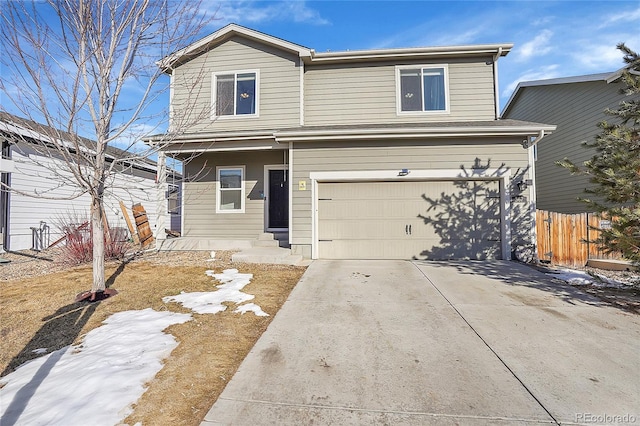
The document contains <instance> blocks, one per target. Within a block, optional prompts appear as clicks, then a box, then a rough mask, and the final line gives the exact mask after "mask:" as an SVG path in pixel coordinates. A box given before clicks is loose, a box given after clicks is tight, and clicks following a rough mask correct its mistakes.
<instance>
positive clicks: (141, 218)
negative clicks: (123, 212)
mask: <svg viewBox="0 0 640 426" xmlns="http://www.w3.org/2000/svg"><path fill="white" fill-rule="evenodd" d="M131 210H132V211H133V218H134V220H135V222H136V228H137V229H138V238H140V244H141V245H142V247H143V248H144V247H147V246H149V245H150V244H152V243H153V242H154V241H155V240H154V238H153V232H151V227H150V226H149V219H148V218H147V212H146V211H145V210H144V207H142V204H140V203H136V204H134V205H133V206H132V207H131Z"/></svg>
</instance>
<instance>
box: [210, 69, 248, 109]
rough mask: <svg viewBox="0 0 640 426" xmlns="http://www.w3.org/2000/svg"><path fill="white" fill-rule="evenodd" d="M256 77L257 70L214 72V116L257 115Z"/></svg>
mask: <svg viewBox="0 0 640 426" xmlns="http://www.w3.org/2000/svg"><path fill="white" fill-rule="evenodd" d="M258 79H259V73H258V71H241V72H234V73H222V74H214V75H213V88H214V89H213V111H214V117H247V116H257V115H258V101H259V99H258V93H259V90H258V87H259V82H258Z"/></svg>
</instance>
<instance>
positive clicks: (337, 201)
mask: <svg viewBox="0 0 640 426" xmlns="http://www.w3.org/2000/svg"><path fill="white" fill-rule="evenodd" d="M500 228H501V227H500V188H499V182H498V181H487V180H483V181H427V182H406V181H405V182H339V183H329V182H322V183H319V184H318V257H319V258H321V259H500V258H501V249H500V248H501V242H500Z"/></svg>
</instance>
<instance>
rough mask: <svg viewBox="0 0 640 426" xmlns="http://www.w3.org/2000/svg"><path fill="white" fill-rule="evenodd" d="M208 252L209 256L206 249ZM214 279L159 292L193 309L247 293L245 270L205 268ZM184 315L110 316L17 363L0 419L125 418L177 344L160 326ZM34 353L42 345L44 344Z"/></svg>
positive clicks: (211, 309) (67, 421)
mask: <svg viewBox="0 0 640 426" xmlns="http://www.w3.org/2000/svg"><path fill="white" fill-rule="evenodd" d="M211 257H212V258H213V257H214V253H213V252H212V254H211ZM206 274H207V275H209V276H211V277H213V278H215V279H217V280H219V281H221V282H222V284H220V285H218V286H217V287H218V290H217V291H214V292H202V293H182V294H179V295H177V296H169V297H165V298H163V301H164V302H165V303H166V302H170V301H176V302H180V303H182V304H183V305H184V306H186V307H188V308H190V309H192V310H194V311H195V312H198V313H202V314H205V313H216V312H221V311H224V310H225V309H226V307H225V306H224V305H223V304H222V302H234V303H236V304H241V303H244V302H246V301H248V300H251V299H253V298H254V296H253V295H251V294H247V293H243V292H242V291H241V290H242V289H243V288H244V287H245V286H246V285H247V284H249V282H250V280H251V278H253V275H252V274H240V273H238V270H236V269H227V270H225V271H223V272H222V273H221V274H216V273H214V271H207V272H206ZM234 312H237V313H241V314H244V313H245V312H253V313H254V314H255V315H258V316H268V314H267V313H265V312H263V311H262V309H261V308H260V306H258V305H256V304H255V303H247V304H244V305H240V306H238V308H237V309H236V310H235V311H234ZM190 319H191V315H189V314H179V313H174V312H169V311H163V312H157V311H154V310H153V309H150V308H148V309H144V310H142V311H125V312H118V313H115V314H113V315H111V316H110V317H109V318H107V319H106V320H105V321H104V325H102V326H100V327H98V328H96V329H94V330H92V331H90V332H89V333H87V335H86V336H85V338H84V340H83V342H82V344H80V345H77V346H67V347H66V348H62V349H60V350H57V351H55V352H52V353H50V354H48V355H45V356H43V357H41V358H37V359H34V360H33V361H30V362H28V363H26V364H23V365H22V366H20V367H19V368H18V369H16V370H15V371H14V372H13V373H11V374H8V375H6V376H5V377H3V378H1V379H0V424H2V425H5V424H6V425H29V426H31V425H51V424H54V425H65V426H75V425H79V426H80V425H87V424H95V425H115V424H118V423H120V422H121V421H122V420H123V419H124V418H126V417H127V416H128V415H129V414H130V413H131V412H132V411H133V409H132V408H131V406H132V404H134V403H135V402H136V401H137V400H138V399H139V398H140V396H141V395H142V394H143V393H144V391H145V389H146V387H145V383H148V382H149V381H151V380H152V379H153V378H154V377H155V375H156V373H157V372H158V371H160V369H161V368H162V360H163V359H164V358H166V357H168V356H169V354H170V353H171V351H172V350H173V349H174V348H175V347H176V346H177V345H178V343H177V342H176V339H175V338H174V337H173V336H172V335H170V334H166V333H163V332H162V330H164V329H165V328H167V327H169V326H170V325H172V324H182V323H184V322H186V321H189V320H190ZM34 352H38V353H41V352H46V348H40V349H36V350H35V351H34Z"/></svg>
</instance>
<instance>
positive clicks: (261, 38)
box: [157, 24, 513, 74]
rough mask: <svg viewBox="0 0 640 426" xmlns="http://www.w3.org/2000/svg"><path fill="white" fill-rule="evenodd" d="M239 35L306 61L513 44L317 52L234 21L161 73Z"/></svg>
mask: <svg viewBox="0 0 640 426" xmlns="http://www.w3.org/2000/svg"><path fill="white" fill-rule="evenodd" d="M234 36H241V37H245V38H248V39H251V40H255V41H258V42H260V43H263V44H266V45H269V46H272V47H276V48H278V49H281V50H284V51H288V52H291V53H294V54H297V55H298V57H299V58H300V59H302V60H303V61H304V62H305V63H306V64H310V63H328V62H330V63H336V62H358V61H360V62H361V61H372V60H389V59H394V60H397V59H412V58H416V59H419V58H433V57H451V56H455V57H459V56H469V55H475V56H477V55H491V56H494V57H496V58H497V57H500V56H506V55H507V54H508V53H509V52H510V51H511V48H512V47H513V43H499V44H479V45H461V46H435V47H410V48H393V49H373V50H346V51H336V52H322V53H318V52H316V51H315V50H313V49H310V48H308V47H304V46H301V45H299V44H295V43H291V42H289V41H286V40H283V39H281V38H278V37H274V36H271V35H268V34H265V33H262V32H260V31H256V30H252V29H250V28H246V27H243V26H241V25H237V24H229V25H227V26H225V27H223V28H221V29H219V30H218V31H216V32H214V33H212V34H210V35H208V36H207V37H204V38H202V39H200V40H198V41H196V42H195V43H192V44H191V45H189V46H187V47H185V48H184V49H181V50H178V51H177V52H175V53H173V54H171V55H168V56H166V57H164V58H163V59H161V60H160V61H158V62H157V64H158V66H159V67H160V68H161V69H162V71H163V72H165V73H167V74H171V73H172V70H173V69H174V68H176V67H179V66H180V65H182V64H184V63H186V62H189V61H190V60H191V59H192V58H194V57H196V56H198V55H200V54H202V53H203V52H206V51H207V50H209V49H210V47H211V46H213V45H215V44H219V43H222V42H224V41H226V40H228V39H230V38H231V37H234Z"/></svg>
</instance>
